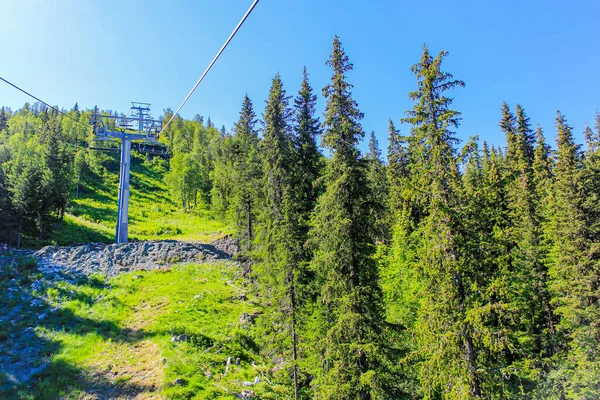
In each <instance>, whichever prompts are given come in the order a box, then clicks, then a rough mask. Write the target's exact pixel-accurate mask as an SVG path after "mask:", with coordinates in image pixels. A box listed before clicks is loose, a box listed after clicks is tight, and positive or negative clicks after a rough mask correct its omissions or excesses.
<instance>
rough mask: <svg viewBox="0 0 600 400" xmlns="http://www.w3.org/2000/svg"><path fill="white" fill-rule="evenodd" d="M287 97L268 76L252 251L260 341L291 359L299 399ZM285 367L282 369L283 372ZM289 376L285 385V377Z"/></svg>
mask: <svg viewBox="0 0 600 400" xmlns="http://www.w3.org/2000/svg"><path fill="white" fill-rule="evenodd" d="M288 102H289V97H287V96H286V92H285V90H284V89H283V84H282V82H281V78H280V76H279V74H277V75H276V76H275V78H274V79H273V82H272V85H271V89H270V92H269V98H268V100H267V105H266V107H265V113H264V122H265V128H264V135H263V140H262V141H261V143H260V149H261V151H260V156H261V159H262V166H263V175H262V184H261V186H262V187H263V188H264V195H263V198H264V205H263V208H262V210H261V215H260V219H259V224H258V229H257V231H258V234H257V240H256V242H257V245H258V246H260V247H258V248H257V250H255V251H254V252H253V253H254V254H255V255H259V256H260V257H261V262H260V263H259V265H258V266H257V271H258V277H259V281H260V283H261V288H262V296H263V299H264V300H263V301H264V303H265V306H266V307H268V309H269V312H268V315H267V316H266V317H265V318H263V319H261V321H260V326H261V332H263V333H262V334H261V335H260V339H259V342H260V343H261V344H262V351H263V353H265V355H266V356H268V357H269V358H270V359H272V358H275V357H280V356H281V355H283V357H284V359H288V358H289V359H291V360H292V362H291V365H290V372H291V373H290V374H289V375H286V376H284V378H283V383H284V386H285V387H287V388H290V387H293V389H294V398H296V399H297V398H298V389H299V382H298V380H299V378H298V346H297V342H298V334H297V326H296V325H297V314H298V298H297V292H298V290H297V275H298V269H299V265H300V262H301V258H302V245H303V241H302V240H301V237H300V231H299V218H298V216H299V206H300V204H299V203H298V198H299V194H300V192H301V187H300V186H299V185H298V184H297V181H296V174H295V172H294V169H295V168H296V166H297V162H296V161H297V157H298V155H297V154H296V151H295V148H294V145H293V135H292V127H291V123H290V119H291V110H290V108H289V106H288ZM286 372H287V371H286ZM290 376H291V378H292V382H291V383H292V384H290V381H289V377H290Z"/></svg>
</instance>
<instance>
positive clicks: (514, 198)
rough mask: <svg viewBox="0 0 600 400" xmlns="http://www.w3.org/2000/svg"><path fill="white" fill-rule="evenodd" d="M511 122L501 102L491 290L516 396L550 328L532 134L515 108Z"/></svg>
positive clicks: (546, 353) (545, 349) (534, 368)
mask: <svg viewBox="0 0 600 400" xmlns="http://www.w3.org/2000/svg"><path fill="white" fill-rule="evenodd" d="M514 119H515V118H513V117H512V114H510V112H509V111H508V106H507V105H506V103H505V104H504V105H503V115H502V120H501V122H500V127H501V128H502V130H503V131H504V133H505V135H506V140H507V144H508V147H507V152H506V158H505V160H504V168H503V170H504V177H503V179H504V185H505V187H506V199H507V213H506V217H507V226H506V227H505V235H504V236H503V237H498V240H499V241H500V243H501V244H502V245H503V246H504V247H505V251H503V252H501V253H499V254H498V257H499V258H498V262H497V266H498V272H499V275H498V276H497V277H496V278H495V283H494V286H495V287H497V288H498V289H497V292H498V296H497V298H496V299H495V302H496V304H497V305H498V310H499V313H498V327H499V329H504V330H505V331H506V332H507V335H506V337H505V339H504V340H505V342H504V344H505V346H506V351H505V352H506V353H507V354H508V357H507V360H506V362H507V365H506V366H505V367H506V368H507V369H510V370H511V371H512V373H511V374H510V376H511V380H510V381H509V382H507V385H506V386H507V390H514V391H515V393H519V392H520V391H521V390H524V389H525V390H531V389H532V386H533V385H535V380H536V379H535V378H534V379H533V381H532V380H531V379H529V377H536V376H539V372H540V371H539V370H538V368H539V366H540V365H542V363H543V361H544V360H543V359H544V358H545V359H548V358H549V357H550V356H551V351H550V341H551V338H550V337H549V335H550V332H551V331H552V330H553V325H552V315H551V307H550V300H549V293H548V289H547V282H546V281H547V270H546V267H545V265H544V264H543V263H542V259H543V255H542V250H541V249H540V241H539V238H540V224H539V221H538V218H537V214H536V210H535V208H536V203H535V199H536V195H535V194H536V190H535V186H534V183H533V162H534V149H533V145H532V142H533V136H532V130H531V128H530V125H529V118H528V117H527V115H526V114H525V111H524V110H523V108H522V107H521V106H520V105H517V107H516V123H515V125H513V124H512V121H513V120H514ZM509 121H510V123H509ZM511 386H512V388H511ZM523 388H524V389H523Z"/></svg>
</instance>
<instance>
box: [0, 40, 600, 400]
mask: <svg viewBox="0 0 600 400" xmlns="http://www.w3.org/2000/svg"><path fill="white" fill-rule="evenodd" d="M447 56H448V54H447V53H446V52H444V51H442V52H440V53H439V54H430V52H429V50H428V49H427V47H424V49H423V53H422V57H421V59H420V60H418V61H417V62H416V63H415V64H414V65H413V66H412V68H411V71H412V72H413V73H414V76H415V86H414V87H415V89H414V91H412V92H411V93H409V94H408V95H409V97H410V99H411V100H412V101H413V107H412V108H411V109H409V110H406V111H405V112H404V110H398V112H397V115H395V116H392V117H393V118H392V119H390V121H389V140H388V147H387V157H386V160H383V159H382V151H381V149H380V147H379V144H378V142H377V140H376V136H375V134H374V133H371V134H370V135H369V137H368V141H369V143H368V152H366V154H363V153H361V151H360V150H359V145H360V144H361V143H362V142H363V140H365V136H366V135H365V131H364V129H363V127H362V125H361V120H362V118H363V114H362V113H361V111H360V106H359V104H358V103H357V101H356V100H355V99H354V97H353V94H352V89H353V86H352V84H351V79H352V69H353V65H352V63H351V62H350V61H349V58H348V56H347V55H346V53H345V51H344V49H343V47H342V44H341V42H340V40H339V38H338V37H335V38H334V40H333V50H332V52H331V55H330V57H329V59H328V60H327V66H328V68H330V70H331V80H330V82H329V83H328V84H327V85H326V86H325V87H324V88H323V89H322V92H320V93H321V95H322V96H323V98H324V100H325V109H324V110H322V112H321V110H317V93H319V92H317V91H315V90H314V89H313V88H312V87H311V84H310V80H309V73H308V72H307V71H306V69H305V70H304V73H303V75H299V77H298V78H299V79H298V80H299V81H301V89H300V91H299V92H298V93H294V94H292V93H288V92H287V91H286V89H285V85H284V83H283V81H282V79H281V77H280V76H279V74H276V75H275V76H274V78H273V80H272V84H271V87H270V88H269V89H268V93H267V90H266V88H265V94H266V95H267V100H266V105H265V109H264V113H263V115H262V116H257V115H256V112H255V111H254V105H253V103H252V100H251V99H250V98H249V97H248V96H245V97H244V99H242V102H241V111H240V115H239V120H238V122H237V123H236V124H235V126H234V127H233V128H232V129H231V131H228V130H227V129H226V128H225V127H223V128H221V129H220V130H219V129H216V128H215V127H214V125H213V123H212V122H211V120H210V118H207V119H206V121H205V120H204V118H203V117H200V116H197V117H196V118H194V119H193V120H184V119H182V118H181V117H179V116H178V117H176V118H175V119H174V121H173V123H172V124H171V125H170V126H169V127H168V128H167V129H166V130H165V132H164V133H163V135H162V136H161V138H160V141H161V142H162V143H164V144H165V145H166V146H167V148H168V149H169V153H170V155H169V157H167V158H160V157H146V156H145V155H136V156H135V161H134V169H133V179H132V188H133V189H135V192H134V193H133V195H132V220H133V222H132V227H133V228H132V231H133V236H134V238H137V239H142V240H143V239H152V238H182V239H188V240H204V241H206V240H208V239H210V238H212V237H218V236H223V235H224V234H228V233H233V235H234V236H235V237H236V238H237V239H238V240H239V242H240V246H241V252H240V254H238V257H239V259H240V261H243V262H245V263H246V265H247V266H248V265H251V272H250V273H249V274H248V276H246V284H248V285H249V287H250V288H251V289H250V290H251V291H252V293H253V295H254V296H256V298H257V304H258V305H259V307H260V308H261V313H262V314H261V315H260V316H259V317H258V318H256V320H255V321H254V323H253V325H252V328H251V329H249V330H248V332H249V335H250V336H251V337H252V346H254V345H255V347H252V351H253V352H256V354H257V355H256V357H260V358H261V360H263V361H264V362H265V364H267V365H269V366H270V367H272V368H270V369H269V370H267V369H265V371H266V373H267V374H268V384H269V390H265V391H264V394H262V395H261V396H264V397H262V398H303V399H309V398H317V399H400V398H428V399H438V398H444V399H467V398H486V399H487V398H489V399H492V398H494V399H504V398H531V399H595V398H600V378H599V377H600V264H599V262H600V205H599V204H600V203H599V200H600V114H597V115H596V116H595V125H594V126H589V127H584V128H583V129H582V130H583V132H584V137H585V141H586V144H585V146H581V145H579V144H578V143H577V141H576V139H575V136H574V133H573V130H574V128H573V127H571V126H569V124H568V121H567V117H566V116H565V115H563V114H562V113H561V112H560V111H558V112H557V115H556V123H555V126H554V127H543V128H542V127H539V126H538V127H533V126H532V124H531V123H530V120H529V117H528V116H527V114H526V111H525V108H524V106H523V105H519V104H514V105H512V104H511V105H509V104H506V103H504V104H498V123H499V127H500V129H501V130H502V132H503V133H504V135H505V137H504V140H503V141H502V142H503V143H505V144H506V145H505V146H500V142H501V140H498V143H487V142H485V141H484V142H483V143H481V142H480V141H479V140H478V138H477V137H476V136H474V137H472V138H471V139H469V140H468V141H466V142H464V143H461V142H460V141H459V140H458V138H457V135H456V131H457V129H458V127H459V125H460V121H461V113H460V111H459V110H455V109H454V108H453V105H452V103H453V101H452V97H451V96H461V91H460V88H462V87H464V86H465V83H464V82H463V81H462V80H460V79H456V78H455V77H453V75H452V74H450V73H449V72H447V71H445V68H444V64H443V63H444V60H445V58H446V57H447ZM452 72H453V73H456V74H457V76H460V71H452ZM107 113H109V114H112V112H110V111H109V112H107ZM68 115H69V116H70V118H67V117H65V116H63V115H61V114H58V113H56V112H54V111H53V110H51V109H50V110H48V109H45V108H43V107H37V106H33V107H32V106H30V105H26V106H24V107H23V108H22V109H20V110H18V111H16V112H11V111H9V110H7V109H6V108H2V110H1V111H0V194H1V197H0V236H1V237H0V240H1V241H4V242H6V243H9V244H10V245H11V246H17V245H19V244H25V245H28V246H36V245H39V244H41V243H47V242H49V241H53V240H54V241H59V242H61V243H75V242H85V241H98V240H100V241H107V242H108V241H110V240H111V239H112V237H114V234H113V232H112V225H111V224H112V221H113V220H114V218H115V215H116V198H115V196H116V183H117V182H116V180H117V176H118V158H117V157H116V156H113V155H110V154H107V153H102V152H92V151H89V150H87V149H86V148H85V146H84V144H85V143H86V142H87V141H89V140H90V139H91V136H90V132H91V130H90V129H87V128H86V126H87V125H88V124H89V115H90V112H89V111H80V110H78V107H77V106H76V107H74V108H73V109H72V110H71V111H68ZM171 115H172V113H171V111H170V110H167V111H166V112H165V115H164V118H170V116H171ZM590 117H591V118H593V117H594V116H590ZM394 121H396V122H394ZM400 124H401V126H402V130H399V129H397V128H396V126H400ZM482 129H491V128H490V127H482ZM543 129H545V131H544V130H543ZM577 129H581V128H580V127H578V128H577ZM546 138H555V140H554V141H552V140H549V139H548V140H547V139H546ZM82 146H83V147H82ZM322 149H325V150H326V151H327V154H328V156H327V157H325V156H324V155H323V154H322ZM136 196H137V197H136ZM136 202H138V203H137V204H138V205H137V206H136V205H135V204H136ZM73 232H80V233H79V234H75V235H73V234H72V233H73ZM81 232H87V233H86V234H87V235H88V236H82V235H83V233H81ZM82 239H83V240H82ZM199 329H201V328H199ZM248 346H250V345H248ZM204 348H208V345H206V346H204V347H200V348H198V350H197V351H198V352H199V353H201V352H202V351H204V350H202V349H204ZM201 354H204V353H201ZM254 356H255V355H254V353H253V357H254ZM199 362H203V361H199ZM206 379H208V380H210V379H212V375H211V377H210V378H208V377H207V378H206ZM169 393H171V394H172V395H173V397H176V395H175V393H176V392H175V391H173V392H169ZM182 393H183V392H182ZM203 393H204V394H203ZM206 393H208V394H206ZM206 393H205V392H203V391H202V390H201V389H200V388H198V389H197V391H196V392H192V391H189V392H186V394H185V396H189V397H185V398H193V396H196V397H195V398H219V396H225V397H224V398H227V396H228V395H227V394H226V393H220V394H219V393H218V392H216V391H214V390H211V391H210V393H209V392H206ZM261 393H262V392H261ZM182 396H183V395H182ZM204 396H206V397H204ZM181 398H184V397H181Z"/></svg>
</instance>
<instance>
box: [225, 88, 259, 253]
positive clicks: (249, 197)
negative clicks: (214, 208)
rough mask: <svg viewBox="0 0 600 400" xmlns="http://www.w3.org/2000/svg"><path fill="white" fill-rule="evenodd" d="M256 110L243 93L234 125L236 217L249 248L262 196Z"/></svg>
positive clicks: (233, 210)
mask: <svg viewBox="0 0 600 400" xmlns="http://www.w3.org/2000/svg"><path fill="white" fill-rule="evenodd" d="M255 126H256V114H255V113H254V107H253V105H252V101H251V100H250V98H249V97H248V95H245V96H244V101H243V103H242V110H241V111H240V119H239V120H238V122H237V123H236V125H235V135H234V138H233V139H234V140H233V149H232V153H233V154H232V158H233V163H232V164H233V165H232V169H233V173H232V175H233V177H232V178H233V179H232V180H233V183H234V185H233V187H232V194H231V196H232V200H231V203H232V207H231V212H232V213H233V220H234V222H235V224H236V227H237V233H238V236H239V238H240V239H241V241H242V245H243V248H244V249H245V250H250V249H251V246H252V241H253V240H254V233H255V232H254V229H255V227H254V225H255V223H256V215H257V202H258V199H259V197H260V191H259V181H260V177H261V164H260V159H259V156H258V144H259V141H260V139H259V138H258V133H257V131H256V128H255Z"/></svg>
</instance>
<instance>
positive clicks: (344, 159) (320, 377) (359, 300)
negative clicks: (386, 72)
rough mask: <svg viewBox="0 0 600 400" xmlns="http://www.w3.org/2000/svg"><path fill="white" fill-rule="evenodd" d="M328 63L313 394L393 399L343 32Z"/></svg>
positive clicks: (316, 233)
mask: <svg viewBox="0 0 600 400" xmlns="http://www.w3.org/2000/svg"><path fill="white" fill-rule="evenodd" d="M327 64H328V65H329V66H330V67H331V68H332V69H333V74H332V76H331V83H329V84H328V85H327V86H325V88H324V89H323V95H324V97H325V99H326V106H325V119H324V122H323V126H324V128H325V129H324V133H323V144H324V146H326V147H327V148H329V149H330V150H331V152H332V159H331V162H330V163H329V165H328V167H327V173H326V178H325V179H326V187H327V188H326V191H325V193H324V194H323V195H322V196H321V197H319V199H318V202H317V207H316V210H315V217H314V221H313V227H312V231H311V242H312V243H313V245H314V261H313V267H314V269H315V270H316V272H317V274H318V279H319V281H320V283H321V290H320V298H319V301H318V302H317V304H318V307H317V311H316V312H317V315H316V317H315V318H316V321H315V332H314V335H315V337H314V351H315V353H314V356H315V358H316V362H315V365H314V368H315V372H316V377H315V380H314V381H313V387H314V391H315V396H314V397H315V398H320V399H375V398H378V399H379V398H387V397H390V396H392V395H391V394H389V393H386V392H385V389H384V387H385V379H384V377H385V375H384V371H383V365H385V362H384V357H383V355H382V344H383V342H382V340H383V338H382V337H381V334H382V329H383V318H384V314H383V308H382V299H381V289H380V287H379V279H378V271H377V265H376V263H375V261H374V259H373V258H372V255H373V250H374V246H373V244H374V243H373V234H374V221H373V218H372V215H371V213H370V211H369V199H370V197H371V194H370V190H369V185H368V182H367V179H366V171H365V166H364V163H362V162H361V161H360V159H359V158H360V153H359V151H358V149H357V145H358V143H359V141H360V140H361V139H362V138H363V136H364V132H363V131H362V128H361V125H360V120H361V119H362V117H363V114H362V113H361V112H360V111H359V109H358V105H357V103H356V101H354V99H353V98H352V92H351V89H352V85H351V84H350V83H349V82H348V81H347V77H346V74H347V72H349V71H351V70H352V64H350V62H349V60H348V56H347V55H346V54H345V53H344V50H343V49H342V45H341V43H340V40H339V38H338V37H337V36H336V37H335V38H334V40H333V52H332V53H331V56H330V57H329V60H328V61H327Z"/></svg>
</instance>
